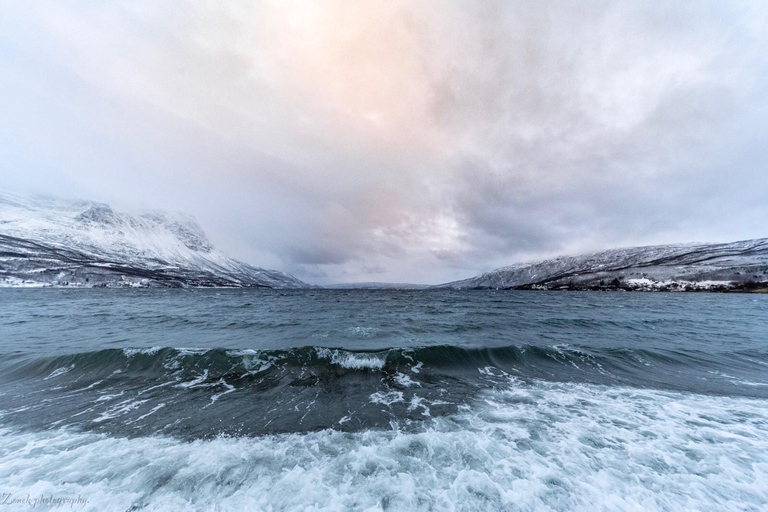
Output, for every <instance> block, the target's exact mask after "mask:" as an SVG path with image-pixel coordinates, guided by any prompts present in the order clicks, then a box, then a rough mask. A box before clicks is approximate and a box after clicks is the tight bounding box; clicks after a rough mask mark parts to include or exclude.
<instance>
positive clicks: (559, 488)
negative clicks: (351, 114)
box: [0, 289, 768, 510]
mask: <svg viewBox="0 0 768 512" xmlns="http://www.w3.org/2000/svg"><path fill="white" fill-rule="evenodd" d="M767 319H768V297H766V296H758V295H720V294H640V293H634V294H633V293H546V292H508V291H507V292H501V291H499V292H493V291H489V292H458V291H415V292H409V291H358V290H352V291H330V290H317V291H314V290H313V291H291V292H280V291H268V290H60V289H58V290H54V289H47V290H46V289H43V290H18V289H11V290H0V492H5V493H12V494H13V495H14V496H16V497H20V496H24V495H26V494H28V493H30V494H31V495H41V494H43V495H45V496H54V497H77V496H78V495H80V496H82V497H85V498H86V499H87V500H88V503H87V504H85V505H83V504H77V505H75V507H76V508H79V509H86V510H88V509H90V510H145V509H146V510H305V509H316V510H347V509H354V510H358V509H360V510H362V509H370V510H411V509H412V510H450V509H455V510H494V509H499V510H547V509H553V510H565V509H568V510H573V509H591V510H594V509H595V507H597V509H607V510H628V509H651V510H670V509H697V510H723V509H726V508H730V509H737V510H764V509H768V320H767ZM19 506H21V505H19Z"/></svg>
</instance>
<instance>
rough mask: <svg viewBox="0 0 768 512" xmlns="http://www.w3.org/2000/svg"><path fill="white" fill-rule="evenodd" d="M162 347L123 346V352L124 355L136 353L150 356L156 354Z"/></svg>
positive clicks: (129, 355)
mask: <svg viewBox="0 0 768 512" xmlns="http://www.w3.org/2000/svg"><path fill="white" fill-rule="evenodd" d="M162 349H163V347H149V348H124V349H123V354H125V355H126V357H133V356H135V355H137V354H142V355H148V356H152V355H155V354H157V353H158V352H160V351H161V350H162Z"/></svg>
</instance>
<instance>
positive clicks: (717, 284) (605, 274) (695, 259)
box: [436, 238, 768, 291]
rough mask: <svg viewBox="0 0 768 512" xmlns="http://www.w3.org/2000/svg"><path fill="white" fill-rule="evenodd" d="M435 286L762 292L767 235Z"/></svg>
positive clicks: (588, 258)
mask: <svg viewBox="0 0 768 512" xmlns="http://www.w3.org/2000/svg"><path fill="white" fill-rule="evenodd" d="M436 288H453V289H538V290H627V291H764V290H768V238H758V239H752V240H742V241H737V242H730V243H688V244H669V245H653V246H642V247H630V248H623V249H609V250H606V251H599V252H595V253H590V254H583V255H578V256H559V257H556V258H551V259H547V260H542V261H536V262H529V263H517V264H514V265H510V266H507V267H501V268H498V269H495V270H492V271H490V272H486V273H483V274H480V275H478V276H474V277H471V278H468V279H462V280H459V281H452V282H449V283H445V284H441V285H437V286H436Z"/></svg>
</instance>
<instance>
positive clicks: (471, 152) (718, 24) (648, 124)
mask: <svg viewBox="0 0 768 512" xmlns="http://www.w3.org/2000/svg"><path fill="white" fill-rule="evenodd" d="M0 12H2V16H0V188H3V189H8V190H11V191H15V192H22V193H23V192H31V193H41V194H47V195H55V196H62V197H72V198H86V199H92V200H96V201H101V202H106V203H109V204H111V205H112V206H113V207H115V208H117V209H120V210H124V211H129V212H135V211H140V210H143V209H166V210H178V211H184V212H188V213H191V214H192V215H194V216H195V217H196V218H197V219H198V221H199V222H200V224H201V225H202V227H203V228H204V229H205V231H206V232H207V234H208V236H209V238H210V239H211V241H212V242H213V243H214V244H215V245H216V246H217V247H218V248H220V249H221V250H223V251H224V252H226V253H228V254H230V255H232V256H234V257H237V258H239V259H242V260H244V261H247V262H249V263H252V264H255V265H258V266H263V267H267V268H275V269H279V270H284V271H287V272H290V273H292V274H293V275H295V276H296V277H298V278H300V279H303V280H305V281H307V282H310V283H315V284H329V283H342V282H356V281H357V282H363V281H384V282H415V283H430V284H432V283H440V282H446V281H451V280H454V279H460V278H466V277H470V276H472V275H475V274H478V273H481V272H484V271H488V270H491V269H493V268H496V267H500V266H504V265H508V264H511V263H515V262H520V261H527V260H534V259H540V258H546V257H550V256H554V255H559V254H573V253H583V252H591V251H596V250H601V249H607V248H615V247H624V246H634V245H647V244H657V243H674V242H693V241H698V242H708V241H712V242H719V241H722V242H725V241H734V240H740V239H747V238H761V237H768V223H767V222H766V220H768V164H767V163H768V3H766V2H764V1H763V0H757V1H752V2H750V1H743V2H742V1H724V0H717V1H704V0H701V1H691V2H683V1H674V0H673V1H669V2H661V1H643V0H633V1H626V2H625V1H620V0H616V1H599V0H586V1H578V2H577V1H569V2H566V1H558V0H551V1H548V2H538V1H537V2H534V1H530V0H528V1H517V0H505V1H495V0H480V1H468V0H464V1H454V0H440V1H436V0H435V1H426V0H425V1H418V0H410V1H398V0H392V1H386V2H384V1H355V2H350V1H340V0H338V1H337V0H323V1H315V2H310V1H294V0H280V1H246V0H216V1H214V0H210V1H198V0H179V1H174V2H157V1H149V0H146V1H145V0H132V1H117V0H106V1H103V2H93V1H75V0H55V1H48V0H37V1H35V2H18V1H15V0H0Z"/></svg>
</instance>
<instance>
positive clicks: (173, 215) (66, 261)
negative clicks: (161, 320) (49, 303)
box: [0, 191, 310, 288]
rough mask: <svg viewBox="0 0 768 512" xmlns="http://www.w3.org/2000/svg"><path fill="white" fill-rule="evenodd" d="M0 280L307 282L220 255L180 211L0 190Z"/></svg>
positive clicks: (56, 283)
mask: <svg viewBox="0 0 768 512" xmlns="http://www.w3.org/2000/svg"><path fill="white" fill-rule="evenodd" d="M0 286H84V287H93V286H107V287H149V286H160V287H187V286H189V287H265V288H308V287H310V285H308V284H306V283H304V282H302V281H300V280H298V279H296V278H295V277H293V276H291V275H289V274H286V273H284V272H280V271H276V270H267V269H263V268H259V267H255V266H252V265H249V264H247V263H243V262H241V261H238V260H236V259H233V258H230V257H228V256H226V255H224V254H223V253H221V252H220V251H218V250H216V249H215V247H214V246H213V245H212V244H211V243H210V241H209V240H208V238H207V237H206V235H205V232H204V231H203V229H202V228H201V227H200V225H199V224H198V223H197V221H196V220H195V218H194V217H193V216H191V215H189V214H186V213H180V212H165V211H161V210H150V211H145V212H142V213H140V214H128V213H124V212H119V211H116V210H114V209H112V207H111V206H109V205H107V204H105V203H99V202H95V201H87V200H65V199H57V198H50V197H44V196H22V195H18V194H12V193H9V192H2V191H0Z"/></svg>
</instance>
